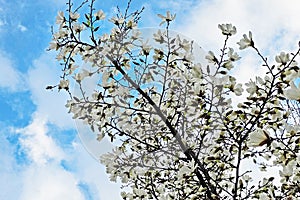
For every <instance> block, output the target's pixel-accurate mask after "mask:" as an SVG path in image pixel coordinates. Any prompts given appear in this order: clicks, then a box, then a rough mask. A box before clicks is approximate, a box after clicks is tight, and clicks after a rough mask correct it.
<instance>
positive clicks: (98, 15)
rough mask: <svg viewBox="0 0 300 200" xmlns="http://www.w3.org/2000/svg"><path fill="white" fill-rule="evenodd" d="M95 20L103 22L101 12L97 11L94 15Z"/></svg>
mask: <svg viewBox="0 0 300 200" xmlns="http://www.w3.org/2000/svg"><path fill="white" fill-rule="evenodd" d="M95 17H96V20H103V19H105V13H104V12H103V11H102V10H99V11H98V12H96V13H95Z"/></svg>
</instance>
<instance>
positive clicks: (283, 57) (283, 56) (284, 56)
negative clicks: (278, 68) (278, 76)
mask: <svg viewBox="0 0 300 200" xmlns="http://www.w3.org/2000/svg"><path fill="white" fill-rule="evenodd" d="M275 60H276V62H278V63H280V64H282V65H285V64H287V63H288V62H289V61H290V55H289V54H288V53H284V52H281V53H280V54H279V55H278V56H275Z"/></svg>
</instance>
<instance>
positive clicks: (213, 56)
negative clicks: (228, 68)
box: [205, 51, 219, 64]
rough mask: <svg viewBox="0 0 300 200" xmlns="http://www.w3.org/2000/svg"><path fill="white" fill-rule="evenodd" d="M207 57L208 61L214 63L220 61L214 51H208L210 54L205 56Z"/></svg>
mask: <svg viewBox="0 0 300 200" xmlns="http://www.w3.org/2000/svg"><path fill="white" fill-rule="evenodd" d="M205 59H207V60H208V62H210V63H214V64H216V63H218V62H219V61H218V59H217V58H216V56H215V54H214V53H213V52H212V51H209V52H208V55H206V56H205Z"/></svg>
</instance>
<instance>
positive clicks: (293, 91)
mask: <svg viewBox="0 0 300 200" xmlns="http://www.w3.org/2000/svg"><path fill="white" fill-rule="evenodd" d="M290 86H291V88H289V89H287V90H285V91H283V94H284V96H285V97H286V98H288V99H290V100H300V88H299V85H298V87H296V85H295V83H294V82H293V81H291V82H290Z"/></svg>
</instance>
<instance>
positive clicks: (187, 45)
mask: <svg viewBox="0 0 300 200" xmlns="http://www.w3.org/2000/svg"><path fill="white" fill-rule="evenodd" d="M176 42H177V45H179V46H180V47H181V48H183V49H184V50H185V51H190V50H191V43H190V42H189V41H188V40H186V39H183V40H182V41H181V38H180V37H179V35H177V40H176Z"/></svg>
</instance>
